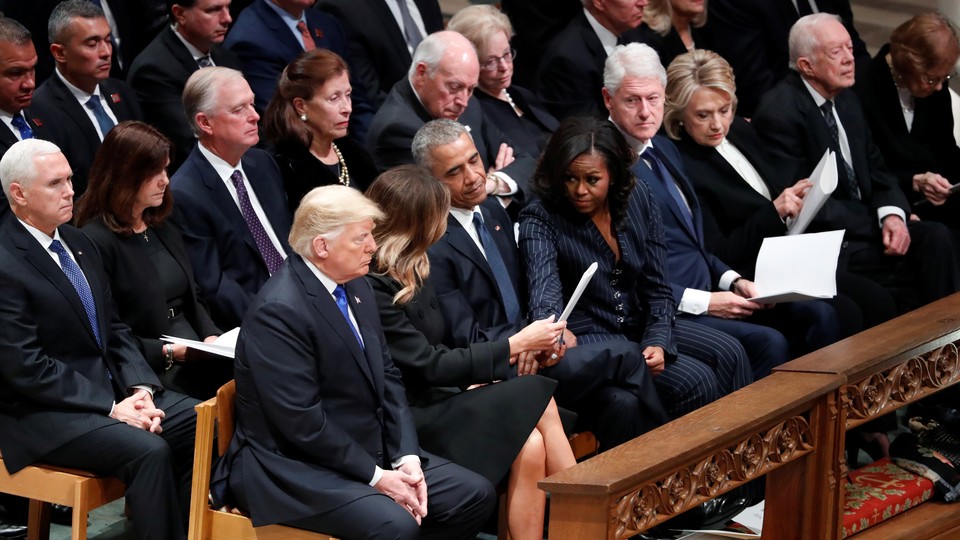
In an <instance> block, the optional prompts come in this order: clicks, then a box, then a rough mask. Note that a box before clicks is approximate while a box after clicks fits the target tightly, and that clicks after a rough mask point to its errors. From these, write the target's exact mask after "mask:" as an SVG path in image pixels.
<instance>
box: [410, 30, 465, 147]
mask: <svg viewBox="0 0 960 540" xmlns="http://www.w3.org/2000/svg"><path fill="white" fill-rule="evenodd" d="M404 47H406V45H404ZM397 93H399V94H400V96H401V97H402V98H403V101H404V102H405V103H407V104H408V105H409V106H410V109H411V110H412V111H413V112H414V114H416V115H417V118H419V119H420V120H421V121H422V122H423V123H424V124H426V123H427V122H429V121H431V120H433V118H431V117H430V113H428V112H427V110H426V109H425V108H423V104H421V103H420V99H419V98H417V94H416V92H414V91H413V87H412V86H410V80H409V79H408V78H407V77H404V78H402V79H400V80H399V81H398V82H397ZM471 99H473V98H471ZM467 107H469V105H467ZM464 112H466V111H464ZM481 155H483V154H481Z"/></svg>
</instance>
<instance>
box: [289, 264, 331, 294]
mask: <svg viewBox="0 0 960 540" xmlns="http://www.w3.org/2000/svg"><path fill="white" fill-rule="evenodd" d="M296 257H300V255H296ZM300 258H301V259H302V260H303V262H304V263H306V265H307V268H309V269H310V271H311V272H313V275H315V276H317V279H319V280H320V283H322V284H323V287H324V288H325V289H327V292H328V293H330V295H331V296H332V295H333V290H334V289H336V288H337V282H336V281H334V280H332V279H330V277H329V276H328V275H326V274H324V273H323V272H321V271H320V269H319V268H317V267H316V265H314V264H313V263H312V262H310V261H309V260H307V259H306V258H304V257H300Z"/></svg>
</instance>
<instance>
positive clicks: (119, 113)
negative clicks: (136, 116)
mask: <svg viewBox="0 0 960 540" xmlns="http://www.w3.org/2000/svg"><path fill="white" fill-rule="evenodd" d="M99 86H100V95H102V96H103V99H104V100H105V101H106V102H107V106H108V107H110V110H111V111H113V115H114V116H116V117H117V123H118V124H119V123H120V122H123V121H124V120H127V119H129V118H130V114H129V113H128V112H127V104H126V103H125V102H124V101H123V96H122V94H121V93H120V92H119V90H120V89H119V88H114V86H113V84H112V83H111V82H110V81H109V80H106V81H103V82H101V83H100V85H99Z"/></svg>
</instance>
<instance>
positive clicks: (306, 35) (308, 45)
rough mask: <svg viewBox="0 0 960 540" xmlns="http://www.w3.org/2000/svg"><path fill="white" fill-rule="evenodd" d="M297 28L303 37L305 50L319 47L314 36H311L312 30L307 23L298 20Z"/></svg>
mask: <svg viewBox="0 0 960 540" xmlns="http://www.w3.org/2000/svg"><path fill="white" fill-rule="evenodd" d="M297 30H299V31H300V35H301V36H302V37H303V50H305V51H312V50H314V49H316V48H317V44H316V43H314V42H313V38H312V37H310V30H309V29H308V28H307V23H305V22H303V21H299V22H297Z"/></svg>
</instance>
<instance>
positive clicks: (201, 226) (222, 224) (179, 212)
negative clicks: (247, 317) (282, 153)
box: [170, 147, 291, 328]
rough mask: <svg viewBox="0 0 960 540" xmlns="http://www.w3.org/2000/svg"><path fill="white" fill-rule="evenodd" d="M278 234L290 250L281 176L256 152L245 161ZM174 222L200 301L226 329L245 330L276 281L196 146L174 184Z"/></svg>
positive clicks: (269, 160)
mask: <svg viewBox="0 0 960 540" xmlns="http://www.w3.org/2000/svg"><path fill="white" fill-rule="evenodd" d="M241 164H242V165H243V171H244V173H245V174H246V177H247V180H249V182H250V186H251V187H252V188H253V191H254V193H256V195H257V199H258V200H259V201H260V205H261V206H262V207H263V211H264V213H265V214H266V216H267V219H268V220H269V221H270V225H272V226H273V231H274V232H275V233H276V235H277V238H278V239H279V240H280V243H281V244H282V245H283V247H284V251H285V252H288V251H289V246H288V245H287V236H288V235H289V234H290V222H291V216H290V210H289V209H288V207H287V199H286V196H285V195H284V193H283V180H282V179H281V178H280V171H279V170H278V169H277V165H276V163H274V161H273V159H272V158H271V157H270V155H269V154H267V153H266V152H264V151H262V150H258V149H256V148H252V149H250V150H248V151H247V153H246V154H245V155H244V156H243V159H242V160H241ZM170 186H171V189H172V190H173V200H174V201H175V202H174V210H175V211H174V215H173V217H174V221H175V222H176V224H177V226H178V227H179V228H180V230H181V231H182V232H183V239H184V243H185V244H186V246H187V254H188V255H189V256H190V264H191V265H192V266H193V268H195V269H196V270H195V277H196V280H197V286H198V287H199V288H200V296H201V298H202V299H203V300H204V301H205V302H206V304H207V306H208V307H209V308H210V315H211V317H212V318H213V320H214V322H215V323H216V324H217V326H219V327H220V328H233V327H235V326H239V325H240V321H241V320H242V319H243V316H244V314H245V313H246V312H247V306H248V305H249V304H250V300H251V299H252V298H253V296H254V295H255V294H257V291H259V290H260V287H262V286H263V284H264V283H265V282H266V281H267V278H268V277H270V273H269V271H268V270H267V265H266V263H265V262H264V261H263V257H262V256H261V255H260V250H259V249H258V248H257V243H256V241H255V240H254V239H253V235H252V234H250V229H249V228H248V227H247V223H246V222H245V221H244V220H243V215H242V214H241V213H240V209H239V208H238V207H237V204H236V203H235V202H234V201H233V198H232V197H231V196H230V192H229V191H228V190H227V187H226V186H225V185H224V183H223V180H222V179H221V178H220V177H219V176H218V175H217V172H216V171H215V170H214V169H213V166H212V165H210V163H209V162H208V161H207V160H206V159H205V158H204V157H203V154H201V153H200V149H199V148H198V147H194V149H193V152H191V153H190V157H188V158H187V161H185V162H184V164H183V166H181V167H180V170H178V171H177V173H176V174H175V175H173V178H172V179H171V180H170Z"/></svg>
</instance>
